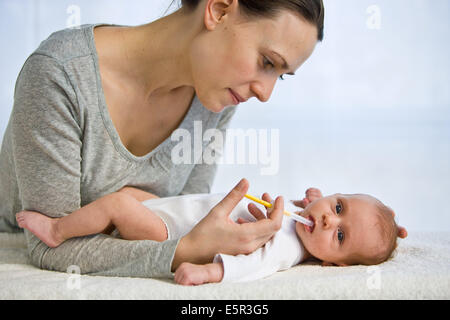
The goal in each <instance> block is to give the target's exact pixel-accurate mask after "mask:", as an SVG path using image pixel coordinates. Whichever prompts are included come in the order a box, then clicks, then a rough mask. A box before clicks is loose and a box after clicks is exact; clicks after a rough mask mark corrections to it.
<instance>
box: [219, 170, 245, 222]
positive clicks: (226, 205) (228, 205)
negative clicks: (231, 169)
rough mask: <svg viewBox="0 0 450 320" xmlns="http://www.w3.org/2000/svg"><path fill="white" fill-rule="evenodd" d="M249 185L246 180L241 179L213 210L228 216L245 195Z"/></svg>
mask: <svg viewBox="0 0 450 320" xmlns="http://www.w3.org/2000/svg"><path fill="white" fill-rule="evenodd" d="M248 187H249V183H248V181H247V179H245V178H243V179H241V181H239V183H238V184H237V185H236V186H234V188H233V189H232V190H231V191H230V192H229V193H228V194H227V195H226V196H225V198H223V199H222V201H220V202H219V203H218V204H217V205H216V206H215V207H214V208H215V210H218V211H219V212H220V213H221V214H226V215H228V214H230V213H231V211H232V210H233V209H234V207H236V206H237V204H238V203H239V201H241V200H242V198H243V197H244V196H245V194H246V193H247V190H248Z"/></svg>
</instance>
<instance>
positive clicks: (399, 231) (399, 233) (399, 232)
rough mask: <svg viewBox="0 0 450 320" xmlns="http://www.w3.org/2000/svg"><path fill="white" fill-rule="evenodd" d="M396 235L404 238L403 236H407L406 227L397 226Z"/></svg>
mask: <svg viewBox="0 0 450 320" xmlns="http://www.w3.org/2000/svg"><path fill="white" fill-rule="evenodd" d="M397 236H398V237H399V238H402V239H404V238H406V237H407V236H408V231H406V229H405V228H404V227H402V226H398V227H397Z"/></svg>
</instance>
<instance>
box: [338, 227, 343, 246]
mask: <svg viewBox="0 0 450 320" xmlns="http://www.w3.org/2000/svg"><path fill="white" fill-rule="evenodd" d="M337 237H338V240H339V242H340V243H342V241H344V233H343V232H342V231H341V230H340V229H339V230H338V232H337Z"/></svg>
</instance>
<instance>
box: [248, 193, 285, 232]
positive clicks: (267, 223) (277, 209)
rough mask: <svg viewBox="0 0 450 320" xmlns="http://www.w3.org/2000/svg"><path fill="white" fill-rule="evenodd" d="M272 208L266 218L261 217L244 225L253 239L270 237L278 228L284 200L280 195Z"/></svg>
mask: <svg viewBox="0 0 450 320" xmlns="http://www.w3.org/2000/svg"><path fill="white" fill-rule="evenodd" d="M272 208H273V210H271V212H269V213H268V215H267V219H261V220H258V221H256V222H253V223H248V224H246V225H245V228H246V232H248V234H249V235H250V236H253V237H254V240H257V239H258V238H261V239H262V238H265V237H272V236H273V235H274V233H275V232H277V231H278V230H280V228H281V223H282V219H283V211H284V200H283V197H282V196H279V197H277V198H276V199H275V202H274V205H273V207H272Z"/></svg>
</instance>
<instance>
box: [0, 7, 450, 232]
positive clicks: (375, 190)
mask: <svg viewBox="0 0 450 320" xmlns="http://www.w3.org/2000/svg"><path fill="white" fill-rule="evenodd" d="M169 4H170V1H167V0H166V1H162V0H159V1H148V0H140V1H137V0H133V1H122V0H120V1H119V0H102V1H99V0H96V1H88V0H83V1H65V0H40V1H39V0H21V1H17V0H0V29H1V30H2V49H1V59H0V64H1V65H0V67H1V70H2V71H1V74H0V85H1V87H0V90H1V91H0V137H2V136H3V132H4V130H5V128H6V125H7V122H8V118H9V115H10V112H11V108H12V104H13V92H14V85H15V80H16V78H17V75H18V73H19V71H20V68H21V67H22V65H23V63H24V61H25V60H26V58H27V57H28V55H29V54H31V53H32V52H33V51H34V50H35V49H36V47H37V46H38V45H39V43H40V42H41V41H42V40H44V39H45V38H47V37H48V36H49V35H50V34H51V33H52V32H54V31H57V30H60V29H63V28H65V27H66V26H67V23H68V21H70V20H69V19H70V15H71V14H70V13H68V12H67V9H68V7H69V6H70V5H77V6H78V7H79V8H80V18H81V20H80V22H81V24H85V23H97V22H107V23H116V24H127V25H138V24H143V23H147V22H150V21H152V20H155V19H157V18H159V17H161V16H162V15H163V14H164V11H165V10H166V8H167V7H168V5H169ZM371 5H376V6H378V8H379V9H380V13H381V20H380V22H381V24H380V26H381V28H380V29H379V30H376V29H370V28H369V27H368V25H367V21H368V20H369V19H370V14H369V13H367V8H368V7H369V6H371ZM325 7H326V23H325V39H324V41H323V43H321V44H319V45H318V46H317V48H316V51H315V52H314V54H313V56H312V57H311V59H310V60H308V61H307V62H306V63H305V64H304V66H303V67H302V68H300V69H299V70H298V71H297V75H296V76H294V77H292V76H286V79H287V80H286V81H284V82H281V81H279V82H278V83H277V85H276V87H275V89H274V92H273V94H272V97H271V99H270V100H269V101H268V102H267V103H261V102H259V101H258V100H256V99H255V98H253V99H251V100H249V101H248V102H247V103H246V104H243V105H241V106H240V107H239V110H238V112H237V113H236V116H235V118H234V119H233V121H232V123H231V128H243V129H246V128H255V129H259V128H265V129H270V128H273V129H279V130H280V142H281V143H280V157H279V159H280V168H279V171H278V174H276V175H273V176H263V175H261V174H260V171H261V168H262V167H265V166H264V165H227V164H225V165H221V166H220V168H219V171H218V174H217V178H216V181H215V184H214V187H213V190H212V191H213V192H222V191H227V190H229V189H230V188H231V187H232V186H234V185H235V184H236V183H237V182H238V181H239V179H240V178H242V177H246V178H247V179H248V180H249V181H250V190H249V193H250V194H253V195H256V196H261V194H262V193H263V192H265V191H267V192H269V193H270V194H272V195H273V196H276V195H283V196H285V197H286V198H287V199H293V198H300V197H301V196H302V195H303V193H304V191H305V190H306V188H308V187H310V186H316V187H319V188H320V189H322V190H323V192H324V194H330V193H336V192H341V193H368V194H372V195H374V196H376V197H378V198H379V199H380V200H382V201H383V202H385V203H386V204H387V205H389V206H391V207H392V208H393V209H394V210H395V211H396V212H397V215H398V218H399V221H400V223H401V224H403V225H405V226H406V227H407V228H408V229H409V230H410V231H414V230H436V231H438V230H447V231H449V230H450V210H449V209H448V199H449V191H450V172H449V163H450V97H449V87H450V86H449V85H450V81H449V75H450V64H449V56H450V50H449V41H448V39H449V38H450V28H449V27H450V1H448V0H380V1H366V0H338V1H336V0H326V1H325Z"/></svg>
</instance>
